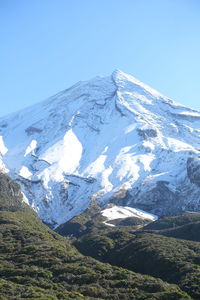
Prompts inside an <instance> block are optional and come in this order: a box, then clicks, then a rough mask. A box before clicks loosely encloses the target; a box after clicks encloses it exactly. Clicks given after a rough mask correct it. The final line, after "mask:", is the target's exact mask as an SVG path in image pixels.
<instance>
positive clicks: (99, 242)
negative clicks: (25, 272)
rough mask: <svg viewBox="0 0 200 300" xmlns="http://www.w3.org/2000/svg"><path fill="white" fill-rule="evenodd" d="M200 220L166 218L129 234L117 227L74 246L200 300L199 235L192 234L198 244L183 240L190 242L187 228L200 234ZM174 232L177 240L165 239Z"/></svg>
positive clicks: (93, 235)
mask: <svg viewBox="0 0 200 300" xmlns="http://www.w3.org/2000/svg"><path fill="white" fill-rule="evenodd" d="M199 218H200V215H199V214H197V215H196V216H195V215H193V216H191V215H187V216H180V217H171V218H165V219H162V220H159V221H156V222H154V223H151V224H149V225H147V226H146V227H144V228H143V229H140V230H138V231H129V232H127V231H124V230H121V229H120V228H117V227H116V228H112V229H109V230H107V231H101V232H98V233H92V234H88V235H85V236H83V237H81V238H79V239H78V240H76V241H75V245H76V247H77V248H78V249H79V251H81V252H82V253H83V254H85V255H90V256H92V257H94V258H96V259H99V260H101V261H103V262H109V263H111V264H113V265H117V266H122V267H124V268H128V269H130V270H133V271H135V272H139V273H142V274H148V275H151V276H155V277H159V278H162V279H163V280H165V281H167V282H170V283H176V284H178V285H179V287H180V288H181V289H182V290H184V291H186V292H187V293H188V294H190V295H191V296H192V297H193V298H194V299H200V243H199V242H198V240H199V238H198V235H199V231H198V232H195V233H194V234H193V238H195V236H196V237H197V239H196V241H189V240H186V239H185V240H184V239H181V238H183V237H184V238H189V237H188V231H187V230H185V228H186V227H187V226H189V225H190V226H191V225H192V226H193V229H195V228H197V230H198V224H199ZM187 222H188V223H187ZM196 225H197V227H195V226H196ZM129 229H130V227H129ZM170 229H173V230H172V231H171V232H170ZM175 229H176V235H177V237H178V238H172V237H166V236H163V235H162V232H163V234H164V235H170V233H171V234H175ZM180 229H181V230H180ZM163 230H164V231H163ZM167 230H168V231H167ZM191 239H192V238H191Z"/></svg>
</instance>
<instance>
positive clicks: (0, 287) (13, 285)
mask: <svg viewBox="0 0 200 300" xmlns="http://www.w3.org/2000/svg"><path fill="white" fill-rule="evenodd" d="M21 201H22V197H21V193H20V190H19V186H18V185H17V184H16V183H14V182H13V181H11V180H10V178H9V177H8V176H6V175H4V174H0V207H1V211H0V278H1V279H0V291H1V292H0V299H1V300H3V299H9V300H11V299H12V300H13V299H17V300H18V299H29V300H30V299H43V300H45V299H48V300H49V299H120V300H121V299H129V300H131V299H146V300H147V299H162V300H165V299H166V300H168V299H171V300H174V299H190V297H189V296H188V295H187V294H186V293H185V292H183V291H182V290H181V289H180V288H178V287H177V286H175V285H170V284H168V283H166V282H163V281H162V280H160V279H155V278H153V277H150V276H144V275H140V274H137V273H134V272H132V271H128V270H126V269H123V268H118V267H114V266H111V265H109V264H105V263H101V262H98V261H96V260H94V259H92V258H89V257H84V256H83V255H81V254H80V253H79V252H78V251H77V250H76V249H75V248H74V247H73V246H72V245H71V244H70V242H69V240H67V239H66V238H63V237H61V236H60V235H58V234H57V233H55V232H53V231H52V230H50V229H49V228H48V227H47V226H45V225H44V224H43V223H42V222H41V221H40V220H39V219H38V217H37V216H36V215H35V213H33V211H32V210H31V209H30V208H29V207H28V206H26V205H25V204H23V203H22V202H21Z"/></svg>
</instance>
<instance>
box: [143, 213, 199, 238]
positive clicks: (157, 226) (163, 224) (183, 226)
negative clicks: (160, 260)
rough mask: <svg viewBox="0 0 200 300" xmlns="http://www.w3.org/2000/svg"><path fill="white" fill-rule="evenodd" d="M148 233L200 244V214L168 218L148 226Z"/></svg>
mask: <svg viewBox="0 0 200 300" xmlns="http://www.w3.org/2000/svg"><path fill="white" fill-rule="evenodd" d="M144 230H145V231H147V232H154V233H158V234H162V235H165V236H170V237H175V238H180V239H185V240H191V241H197V242H200V213H187V214H185V215H183V216H174V217H168V218H167V217H166V218H163V219H161V220H158V221H155V222H153V223H151V224H148V225H147V226H146V227H145V228H144Z"/></svg>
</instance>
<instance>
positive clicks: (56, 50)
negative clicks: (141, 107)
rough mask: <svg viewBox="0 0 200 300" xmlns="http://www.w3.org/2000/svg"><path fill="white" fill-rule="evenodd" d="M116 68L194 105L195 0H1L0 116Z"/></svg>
mask: <svg viewBox="0 0 200 300" xmlns="http://www.w3.org/2000/svg"><path fill="white" fill-rule="evenodd" d="M116 68H117V69H121V70H122V71H124V72H126V73H129V74H131V75H133V76H135V77H137V78H138V79H139V80H141V81H143V82H145V83H146V84H149V85H150V86H151V87H153V88H155V89H157V90H159V91H160V92H162V93H163V94H165V95H166V96H168V97H170V98H172V99H174V100H176V101H178V102H181V103H182V104H185V105H188V106H190V107H192V108H196V109H199V110H200V96H199V88H200V1H199V0H0V85H1V93H0V101H1V102H0V103H1V105H0V108H1V109H0V116H2V115H5V114H7V113H10V112H13V111H16V110H19V109H21V108H23V107H25V106H29V105H31V104H33V103H36V102H39V101H41V100H43V99H45V98H47V97H49V96H52V95H53V94H55V93H57V92H59V91H61V90H63V89H65V88H67V87H69V86H70V85H72V84H74V83H76V82H77V81H79V80H87V79H90V78H92V77H94V76H96V75H98V74H100V75H108V74H110V73H111V72H112V71H113V70H114V69H116Z"/></svg>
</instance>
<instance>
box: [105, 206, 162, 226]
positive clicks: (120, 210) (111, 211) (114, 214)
mask: <svg viewBox="0 0 200 300" xmlns="http://www.w3.org/2000/svg"><path fill="white" fill-rule="evenodd" d="M101 214H102V216H104V217H106V218H107V220H106V222H108V221H111V220H116V219H125V218H129V217H137V218H141V219H148V220H151V221H156V220H157V219H158V216H156V215H154V214H150V213H148V212H146V211H143V210H141V209H138V208H132V207H129V206H117V205H114V206H112V207H110V208H106V209H104V210H102V211H101Z"/></svg>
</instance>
